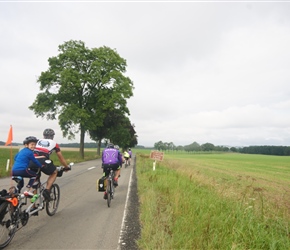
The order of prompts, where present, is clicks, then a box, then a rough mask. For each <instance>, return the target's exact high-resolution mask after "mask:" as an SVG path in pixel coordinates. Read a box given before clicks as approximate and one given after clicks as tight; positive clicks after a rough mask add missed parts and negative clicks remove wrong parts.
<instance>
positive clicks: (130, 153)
mask: <svg viewBox="0 0 290 250" xmlns="http://www.w3.org/2000/svg"><path fill="white" fill-rule="evenodd" d="M128 153H129V156H130V157H129V166H130V164H131V158H132V151H131V148H129V149H128Z"/></svg>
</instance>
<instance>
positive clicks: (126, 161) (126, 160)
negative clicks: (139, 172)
mask: <svg viewBox="0 0 290 250" xmlns="http://www.w3.org/2000/svg"><path fill="white" fill-rule="evenodd" d="M128 166H130V163H129V158H125V168H127V167H128Z"/></svg>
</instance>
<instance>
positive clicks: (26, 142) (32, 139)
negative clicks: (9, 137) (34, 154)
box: [23, 136, 38, 145]
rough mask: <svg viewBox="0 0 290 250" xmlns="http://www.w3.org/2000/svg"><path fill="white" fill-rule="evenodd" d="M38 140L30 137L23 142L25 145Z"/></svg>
mask: <svg viewBox="0 0 290 250" xmlns="http://www.w3.org/2000/svg"><path fill="white" fill-rule="evenodd" d="M37 141H38V139H37V138H36V137H35V136H28V137H26V138H25V140H24V141H23V144H24V145H25V144H29V143H30V142H35V143H36V142H37Z"/></svg>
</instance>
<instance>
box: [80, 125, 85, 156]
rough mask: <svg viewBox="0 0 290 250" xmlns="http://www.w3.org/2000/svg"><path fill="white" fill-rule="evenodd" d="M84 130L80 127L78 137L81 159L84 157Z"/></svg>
mask: <svg viewBox="0 0 290 250" xmlns="http://www.w3.org/2000/svg"><path fill="white" fill-rule="evenodd" d="M84 148H85V130H84V129H83V128H82V127H81V137H80V156H81V158H82V159H84V158H85V149H84Z"/></svg>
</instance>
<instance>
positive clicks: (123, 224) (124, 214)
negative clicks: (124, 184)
mask: <svg viewBox="0 0 290 250" xmlns="http://www.w3.org/2000/svg"><path fill="white" fill-rule="evenodd" d="M132 173H133V169H131V173H130V179H129V185H128V191H127V197H126V202H125V208H124V213H123V219H122V225H121V231H120V236H119V242H118V248H117V250H120V249H121V246H120V244H121V240H122V236H123V232H124V231H125V219H126V217H127V206H128V201H129V195H130V190H131V182H132ZM122 245H123V244H122Z"/></svg>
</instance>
